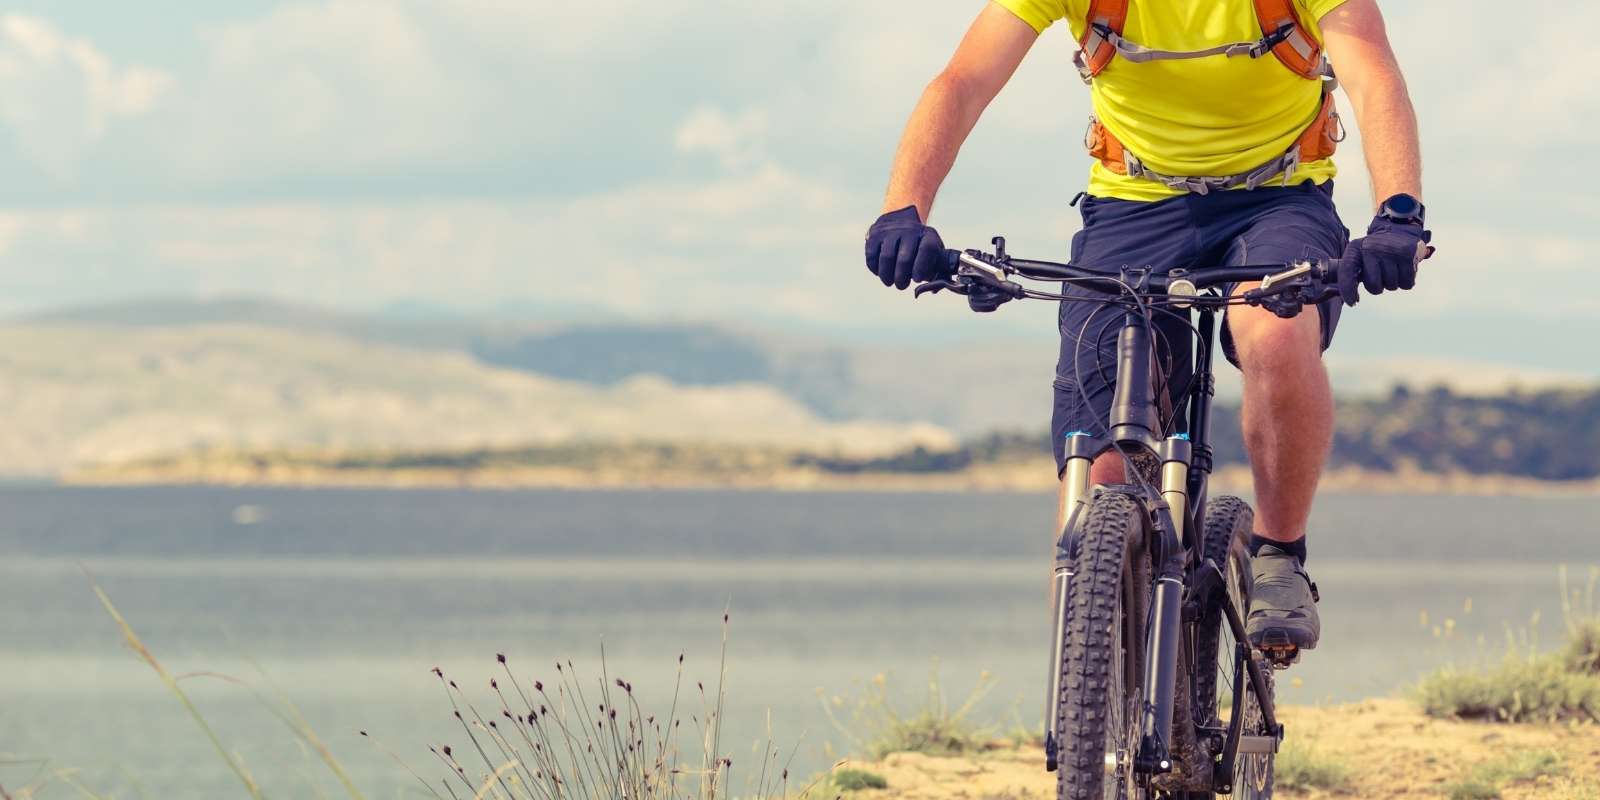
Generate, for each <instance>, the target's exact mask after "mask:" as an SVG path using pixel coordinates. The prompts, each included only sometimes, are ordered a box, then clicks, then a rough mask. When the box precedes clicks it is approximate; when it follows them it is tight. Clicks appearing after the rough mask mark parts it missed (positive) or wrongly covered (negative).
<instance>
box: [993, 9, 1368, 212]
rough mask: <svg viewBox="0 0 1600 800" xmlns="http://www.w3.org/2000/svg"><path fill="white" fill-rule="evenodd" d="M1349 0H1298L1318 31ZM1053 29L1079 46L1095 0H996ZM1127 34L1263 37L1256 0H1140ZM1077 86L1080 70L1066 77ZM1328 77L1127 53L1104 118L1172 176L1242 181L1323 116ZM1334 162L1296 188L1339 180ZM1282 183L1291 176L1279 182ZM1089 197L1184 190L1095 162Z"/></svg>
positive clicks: (1099, 89)
mask: <svg viewBox="0 0 1600 800" xmlns="http://www.w3.org/2000/svg"><path fill="white" fill-rule="evenodd" d="M1344 1H1345V0H1294V2H1295V6H1296V7H1297V10H1298V11H1299V12H1300V19H1301V20H1302V21H1303V22H1304V23H1305V24H1306V26H1307V28H1308V31H1307V32H1308V33H1309V34H1311V35H1312V36H1315V37H1317V39H1318V40H1319V41H1320V40H1321V38H1322V31H1321V28H1320V27H1319V26H1318V24H1317V21H1318V20H1320V19H1321V18H1322V15H1324V14H1326V13H1328V12H1329V11H1332V10H1333V9H1335V8H1337V7H1338V6H1339V5H1341V4H1343V3H1344ZM994 2H996V3H998V4H999V5H1001V6H1002V7H1004V8H1006V9H1007V10H1009V11H1010V12H1011V13H1013V14H1015V15H1017V17H1018V18H1019V19H1021V20H1022V21H1023V22H1026V23H1028V24H1029V25H1031V26H1033V29H1034V30H1035V31H1038V32H1041V33H1042V32H1044V29H1045V28H1047V27H1049V26H1050V24H1051V23H1053V22H1055V21H1056V20H1058V19H1065V20H1067V23H1068V25H1070V26H1071V28H1072V38H1073V41H1072V46H1073V47H1074V48H1076V47H1077V46H1078V40H1079V39H1080V38H1081V37H1082V35H1083V29H1084V25H1085V20H1086V18H1087V17H1088V13H1089V0H994ZM1128 6H1129V11H1128V22H1127V25H1125V26H1124V28H1123V32H1122V35H1123V36H1124V37H1126V38H1127V39H1128V40H1129V41H1132V42H1136V43H1138V44H1141V45H1144V46H1146V47H1151V48H1156V49H1160V50H1174V51H1185V50H1204V49H1206V48H1209V47H1214V46H1216V45H1219V44H1226V43H1230V42H1244V41H1255V40H1257V39H1260V38H1261V25H1260V23H1259V22H1258V21H1257V19H1256V12H1255V4H1254V3H1253V2H1252V0H1130V2H1129V4H1128ZM1068 77H1070V78H1071V79H1072V80H1077V77H1078V76H1077V75H1076V73H1073V74H1071V75H1070V76H1063V79H1067V78H1068ZM1319 83H1320V82H1319V81H1311V80H1306V79H1305V78H1302V77H1300V76H1299V75H1296V74H1295V73H1293V72H1291V71H1290V70H1289V69H1288V68H1287V67H1285V66H1284V65H1283V64H1282V62H1280V61H1278V59H1277V58H1276V57H1274V56H1272V55H1266V56H1263V57H1261V58H1259V59H1252V58H1249V57H1245V56H1235V57H1231V58H1230V57H1227V56H1220V55H1219V56H1210V57H1207V58H1199V59H1189V60H1182V61H1173V60H1165V61H1151V62H1147V63H1143V64H1136V63H1133V62H1131V61H1128V60H1127V59H1125V58H1122V57H1121V56H1120V55H1119V56H1117V57H1116V58H1114V59H1112V61H1111V64H1110V65H1109V66H1107V67H1106V68H1105V70H1104V71H1102V72H1101V73H1100V74H1099V75H1098V76H1096V77H1095V79H1094V83H1093V85H1092V88H1091V91H1090V96H1091V101H1092V102H1093V105H1094V113H1095V116H1097V117H1099V118H1100V122H1101V123H1103V124H1104V125H1105V126H1106V127H1107V128H1109V129H1110V130H1111V133H1112V134H1113V135H1115V136H1116V137H1117V139H1118V140H1119V141H1121V142H1122V144H1123V146H1125V147H1127V148H1128V150H1129V151H1131V152H1132V153H1133V154H1134V155H1136V156H1138V157H1139V159H1140V160H1141V161H1143V162H1144V164H1145V166H1147V167H1149V168H1150V169H1152V170H1154V171H1156V172H1160V173H1163V174H1166V175H1233V174H1236V173H1241V172H1247V171H1249V170H1252V169H1255V168H1256V167H1259V166H1261V165H1262V164H1265V163H1267V162H1269V161H1271V160H1272V159H1274V158H1277V157H1278V156H1281V155H1283V154H1284V153H1285V152H1286V151H1288V149H1289V148H1290V146H1292V145H1293V144H1294V143H1295V140H1296V139H1298V138H1299V137H1300V134H1301V133H1302V132H1304V131H1305V129H1306V126H1308V125H1310V124H1311V120H1312V119H1313V118H1315V117H1316V114H1317V111H1318V109H1319V105H1318V104H1319V103H1320V102H1321V97H1322V87H1321V86H1319V85H1318V84H1319ZM1334 172H1335V169H1334V166H1333V161H1332V160H1331V159H1328V160H1323V161H1314V162H1311V163H1306V164H1301V165H1300V167H1299V168H1298V169H1297V170H1296V171H1295V173H1294V175H1293V177H1292V179H1291V182H1292V183H1303V182H1305V181H1315V182H1317V183H1322V182H1324V181H1327V180H1328V179H1330V178H1332V177H1333V175H1334ZM1279 182H1280V183H1281V178H1280V179H1279ZM1089 194H1091V195H1094V196H1096V197H1116V198H1121V199H1124V200H1141V201H1150V200H1160V199H1163V198H1166V197H1171V196H1173V195H1176V194H1182V192H1181V191H1180V190H1177V189H1171V188H1168V187H1167V186H1164V185H1162V184H1160V183H1156V182H1155V181H1152V180H1149V179H1146V178H1130V177H1128V176H1126V175H1118V174H1116V173H1114V172H1112V171H1111V170H1109V169H1106V167H1105V166H1104V165H1103V164H1100V163H1099V162H1095V164H1094V166H1093V167H1092V168H1091V169H1090V172H1089Z"/></svg>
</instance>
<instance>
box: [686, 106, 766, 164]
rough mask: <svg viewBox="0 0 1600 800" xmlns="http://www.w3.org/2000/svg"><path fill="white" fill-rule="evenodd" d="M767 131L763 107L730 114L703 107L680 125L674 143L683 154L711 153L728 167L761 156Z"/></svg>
mask: <svg viewBox="0 0 1600 800" xmlns="http://www.w3.org/2000/svg"><path fill="white" fill-rule="evenodd" d="M766 134H767V112H766V110H765V109H762V108H750V109H746V110H744V111H742V112H740V113H738V114H729V113H727V112H726V111H723V110H722V109H720V108H716V107H713V106H701V107H700V108H697V109H695V110H694V111H693V112H691V113H690V114H689V117H688V119H685V120H684V121H683V125H681V126H679V127H678V133H677V136H676V137H675V141H674V144H675V145H676V146H677V148H678V152H681V153H710V154H712V155H714V156H716V157H717V158H718V160H720V161H721V163H722V166H723V167H724V168H727V169H736V168H738V167H741V166H745V165H748V164H751V163H754V162H755V161H756V160H757V159H759V158H760V157H761V147H762V144H763V141H762V140H763V139H764V138H765V137H766Z"/></svg>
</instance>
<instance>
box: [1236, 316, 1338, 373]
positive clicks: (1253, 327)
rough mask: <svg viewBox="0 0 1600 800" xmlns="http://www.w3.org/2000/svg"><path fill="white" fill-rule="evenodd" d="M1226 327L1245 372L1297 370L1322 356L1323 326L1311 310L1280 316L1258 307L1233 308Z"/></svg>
mask: <svg viewBox="0 0 1600 800" xmlns="http://www.w3.org/2000/svg"><path fill="white" fill-rule="evenodd" d="M1228 330H1229V333H1231V334H1232V336H1233V346H1234V350H1235V352H1237V353H1238V355H1239V366H1240V368H1241V369H1243V370H1244V371H1245V373H1246V374H1249V373H1256V372H1268V373H1271V372H1280V371H1284V370H1300V369H1304V368H1305V367H1306V365H1307V364H1310V363H1315V362H1318V361H1320V360H1321V357H1322V326H1321V325H1320V322H1319V320H1318V318H1317V313H1316V311H1314V310H1307V311H1304V312H1301V313H1300V315H1299V316H1296V317H1293V318H1291V319H1283V318H1281V317H1279V316H1277V315H1276V314H1273V313H1271V312H1269V311H1265V310H1263V309H1259V308H1234V309H1231V310H1230V311H1229V314H1228Z"/></svg>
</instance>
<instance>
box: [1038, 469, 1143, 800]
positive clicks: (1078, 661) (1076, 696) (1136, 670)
mask: <svg viewBox="0 0 1600 800" xmlns="http://www.w3.org/2000/svg"><path fill="white" fill-rule="evenodd" d="M1144 530H1145V528H1144V523H1143V514H1142V511H1141V509H1140V506H1139V504H1138V503H1137V502H1135V501H1134V499H1133V498H1131V497H1129V496H1127V495H1124V494H1117V493H1114V492H1101V493H1100V494H1098V495H1097V496H1095V497H1094V499H1093V500H1091V501H1090V505H1089V508H1088V509H1087V513H1086V514H1085V515H1084V520H1083V523H1082V526H1081V527H1080V529H1079V532H1078V550H1077V557H1076V558H1075V560H1074V570H1073V579H1072V583H1071V585H1070V586H1069V588H1068V589H1067V615H1066V622H1065V625H1066V630H1065V631H1064V632H1063V636H1062V648H1061V656H1060V666H1059V668H1060V670H1061V684H1060V686H1061V689H1060V691H1061V694H1060V697H1059V698H1057V699H1058V702H1057V709H1058V717H1057V719H1056V720H1055V724H1056V730H1057V731H1059V733H1060V742H1061V747H1060V755H1059V765H1058V766H1057V768H1056V796H1057V797H1058V798H1061V800H1109V799H1110V798H1147V797H1151V796H1152V795H1151V793H1150V790H1149V786H1148V782H1147V781H1144V780H1142V779H1141V778H1139V777H1137V776H1135V775H1134V773H1133V766H1132V765H1133V755H1134V752H1135V751H1136V750H1137V748H1138V744H1139V716H1140V714H1139V711H1140V708H1141V701H1140V697H1139V695H1140V693H1141V685H1142V683H1143V680H1144V647H1145V618H1146V612H1147V609H1148V606H1149V594H1150V559H1149V557H1148V556H1147V555H1146V551H1145V538H1146V537H1145V536H1144Z"/></svg>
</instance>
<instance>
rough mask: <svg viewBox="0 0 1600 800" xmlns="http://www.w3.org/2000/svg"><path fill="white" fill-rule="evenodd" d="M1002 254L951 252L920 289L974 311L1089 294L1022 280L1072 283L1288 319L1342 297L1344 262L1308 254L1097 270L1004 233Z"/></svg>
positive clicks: (999, 242)
mask: <svg viewBox="0 0 1600 800" xmlns="http://www.w3.org/2000/svg"><path fill="white" fill-rule="evenodd" d="M993 243H994V247H995V249H994V252H992V253H990V252H984V251H982V250H965V251H961V250H947V251H945V252H946V255H947V256H948V257H949V259H950V274H949V277H947V278H945V279H941V280H935V281H929V282H927V283H924V284H922V285H920V286H918V287H917V289H916V291H915V293H914V294H915V296H918V297H920V296H922V295H923V294H926V293H930V292H934V293H936V292H939V291H941V290H944V289H949V290H951V291H953V292H955V293H956V294H962V295H966V296H967V298H968V301H969V303H970V304H971V306H972V308H973V310H974V311H993V310H995V309H996V308H998V307H1000V306H1001V305H1003V304H1005V303H1007V302H1010V301H1011V300H1020V299H1023V298H1035V299H1044V300H1084V299H1088V298H1084V297H1082V296H1081V295H1080V296H1075V297H1069V296H1066V295H1063V294H1060V293H1052V292H1043V291H1038V290H1035V289H1030V288H1028V287H1026V286H1024V285H1022V284H1020V283H1017V282H1016V281H1014V280H1012V278H1013V277H1020V278H1024V279H1027V280H1033V281H1048V282H1060V283H1067V284H1072V285H1073V286H1077V287H1082V288H1085V289H1090V290H1092V291H1096V292H1102V293H1105V294H1108V295H1112V296H1113V297H1112V298H1108V302H1117V300H1118V299H1129V300H1134V301H1136V302H1159V303H1165V304H1167V305H1172V306H1176V307H1178V308H1189V307H1191V306H1197V307H1216V306H1224V305H1230V304H1239V303H1243V304H1245V305H1255V306H1262V307H1264V308H1267V309H1268V310H1271V311H1272V312H1274V313H1276V314H1277V315H1278V316H1280V317H1293V316H1295V315H1296V314H1298V313H1299V312H1300V309H1301V308H1302V307H1304V306H1306V305H1313V304H1316V303H1320V302H1322V301H1324V300H1331V299H1333V298H1335V297H1338V296H1339V289H1338V274H1339V262H1338V261H1337V260H1324V259H1305V260H1302V261H1296V262H1291V263H1281V264H1268V265H1255V266H1251V265H1245V266H1231V267H1215V268H1204V269H1173V270H1167V271H1165V272H1159V273H1158V272H1156V271H1155V270H1154V269H1153V268H1149V267H1140V268H1131V267H1123V268H1122V269H1121V270H1119V271H1117V272H1109V271H1106V270H1096V269H1089V268H1086V267H1081V266H1078V265H1075V264H1062V263H1057V262H1054V261H1036V260H1032V259H1023V258H1013V257H1011V256H1009V255H1007V254H1006V250H1005V238H1004V237H1000V236H996V237H994V240H993ZM1247 281H1260V282H1261V286H1260V287H1257V288H1254V289H1249V290H1247V291H1245V292H1243V293H1242V294H1240V295H1237V296H1234V297H1228V296H1225V295H1224V294H1222V293H1220V292H1214V291H1213V292H1207V290H1208V289H1213V288H1216V287H1220V286H1224V285H1227V284H1233V283H1242V282H1247Z"/></svg>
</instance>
